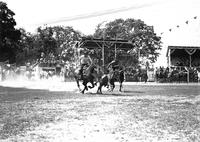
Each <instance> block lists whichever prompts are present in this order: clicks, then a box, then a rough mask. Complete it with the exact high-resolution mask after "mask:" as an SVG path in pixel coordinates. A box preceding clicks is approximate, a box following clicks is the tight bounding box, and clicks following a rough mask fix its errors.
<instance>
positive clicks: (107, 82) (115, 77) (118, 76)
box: [97, 67, 125, 94]
mask: <svg viewBox="0 0 200 142" xmlns="http://www.w3.org/2000/svg"><path fill="white" fill-rule="evenodd" d="M116 81H119V91H120V92H122V88H123V85H122V83H123V82H124V81H125V74H124V70H123V67H120V68H119V70H117V71H114V72H109V73H108V74H104V75H103V76H102V78H101V79H100V81H99V87H98V89H97V93H100V94H102V87H103V86H104V87H107V88H109V87H110V90H109V91H111V92H112V91H113V90H114V88H115V82H116Z"/></svg>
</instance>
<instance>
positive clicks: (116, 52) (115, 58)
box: [115, 43, 117, 60]
mask: <svg viewBox="0 0 200 142" xmlns="http://www.w3.org/2000/svg"><path fill="white" fill-rule="evenodd" d="M116 59H117V44H116V43H115V60H116Z"/></svg>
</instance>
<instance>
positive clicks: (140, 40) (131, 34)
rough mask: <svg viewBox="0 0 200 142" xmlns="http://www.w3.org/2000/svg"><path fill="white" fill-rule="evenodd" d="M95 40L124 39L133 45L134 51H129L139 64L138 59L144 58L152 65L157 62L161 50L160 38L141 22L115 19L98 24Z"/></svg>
mask: <svg viewBox="0 0 200 142" xmlns="http://www.w3.org/2000/svg"><path fill="white" fill-rule="evenodd" d="M94 37H96V38H107V37H109V38H112V39H126V40H129V41H131V42H132V43H133V45H134V49H132V50H131V51H129V53H132V54H133V55H134V56H135V58H136V59H137V60H138V62H139V57H142V58H143V57H146V58H147V59H148V60H150V61H151V62H152V63H154V62H155V61H156V60H157V57H158V55H159V53H158V51H159V50H160V49H161V38H160V37H158V36H157V35H156V34H155V33H154V29H153V27H152V26H148V25H146V24H145V23H144V22H143V21H141V20H135V19H126V20H123V19H116V20H114V21H111V22H109V23H106V24H105V26H103V23H100V24H99V25H98V26H97V28H96V30H95V33H94Z"/></svg>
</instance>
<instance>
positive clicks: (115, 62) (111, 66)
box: [107, 59, 119, 72]
mask: <svg viewBox="0 0 200 142" xmlns="http://www.w3.org/2000/svg"><path fill="white" fill-rule="evenodd" d="M107 68H108V70H109V71H113V72H114V71H115V70H116V69H117V68H119V61H118V60H117V59H114V60H113V61H112V62H110V63H109V64H108V65H107Z"/></svg>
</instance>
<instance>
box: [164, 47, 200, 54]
mask: <svg viewBox="0 0 200 142" xmlns="http://www.w3.org/2000/svg"><path fill="white" fill-rule="evenodd" d="M171 49H200V46H168V49H167V54H166V56H169V50H171Z"/></svg>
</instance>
